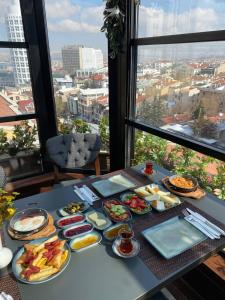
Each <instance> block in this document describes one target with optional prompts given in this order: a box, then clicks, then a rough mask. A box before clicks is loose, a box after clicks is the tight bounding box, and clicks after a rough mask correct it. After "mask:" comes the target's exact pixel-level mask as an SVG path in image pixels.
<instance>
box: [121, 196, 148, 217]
mask: <svg viewBox="0 0 225 300" xmlns="http://www.w3.org/2000/svg"><path fill="white" fill-rule="evenodd" d="M129 196H137V197H138V198H139V196H138V195H137V194H135V193H133V192H127V193H124V194H122V195H120V199H121V201H122V202H123V204H124V205H126V207H128V208H129V209H130V210H131V211H132V212H133V213H135V214H137V215H144V214H147V213H148V212H150V211H151V210H152V208H151V204H150V203H149V202H148V201H146V200H144V199H141V198H139V199H140V200H143V201H144V203H145V205H146V208H144V209H142V210H140V211H139V210H137V209H135V208H132V207H130V206H129V205H127V204H126V203H124V201H125V200H126V199H127V197H129Z"/></svg>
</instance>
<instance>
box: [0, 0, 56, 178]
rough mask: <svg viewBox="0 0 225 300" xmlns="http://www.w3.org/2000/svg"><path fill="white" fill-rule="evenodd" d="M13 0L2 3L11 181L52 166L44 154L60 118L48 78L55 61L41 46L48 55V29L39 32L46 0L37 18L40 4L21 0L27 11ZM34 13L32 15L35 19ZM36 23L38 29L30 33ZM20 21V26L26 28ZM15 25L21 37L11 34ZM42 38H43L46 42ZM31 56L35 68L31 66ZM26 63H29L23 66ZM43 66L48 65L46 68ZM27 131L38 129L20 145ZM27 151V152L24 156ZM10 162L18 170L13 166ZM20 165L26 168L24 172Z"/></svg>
mask: <svg viewBox="0 0 225 300" xmlns="http://www.w3.org/2000/svg"><path fill="white" fill-rule="evenodd" d="M8 2H9V3H8ZM8 2H7V1H5V2H4V3H5V4H4V5H2V6H1V14H2V16H3V22H1V25H0V57H1V61H0V95H1V96H0V165H1V166H3V167H5V170H6V172H8V171H9V170H10V173H9V174H8V173H7V175H8V176H9V177H10V178H11V179H18V178H21V177H25V176H30V175H33V174H36V173H40V172H43V171H45V170H46V165H45V164H43V163H42V160H41V155H40V153H42V154H43V146H44V145H45V143H46V140H47V139H48V138H49V137H50V136H53V135H55V134H56V125H55V123H56V122H55V117H54V113H53V112H54V107H53V97H52V94H51V93H52V92H51V82H49V78H48V74H49V69H48V65H49V61H48V58H46V56H45V57H42V56H43V54H42V53H40V47H42V49H46V52H45V53H47V51H48V49H47V48H46V43H47V41H46V36H45V28H44V29H42V30H40V32H39V33H37V31H38V30H39V26H37V20H38V21H39V20H40V19H41V18H43V15H44V10H43V6H42V3H38V4H37V6H39V8H38V9H37V10H38V17H36V14H35V12H34V9H35V8H36V6H35V8H34V5H33V4H34V3H33V0H31V1H27V2H26V1H21V5H22V6H23V10H22V15H21V10H20V4H19V3H20V2H19V0H18V1H16V0H15V1H13V3H14V4H13V5H12V2H11V1H8ZM30 14H31V15H32V17H31V18H29V16H30ZM22 18H23V24H24V30H25V31H26V42H25V41H24V35H23V26H22ZM32 22H34V24H33V26H32V29H33V30H32V32H30V30H29V29H30V27H31V25H32V24H31V23H32ZM15 24H18V25H19V24H20V27H19V26H15ZM42 24H44V22H42ZM14 29H16V30H17V37H15V33H12V34H11V32H12V31H14ZM18 31H19V32H18ZM30 35H31V36H30ZM39 39H41V41H42V42H41V46H40V42H39ZM31 41H32V42H33V41H35V42H34V44H33V47H29V45H30V43H31ZM28 57H29V64H30V68H28ZM34 57H35V58H34ZM21 61H23V65H21V64H20V62H21ZM25 63H26V66H27V68H25ZM42 64H43V65H44V67H41V65H42ZM49 77H50V76H49ZM47 82H49V84H47ZM45 84H46V86H45ZM51 101H52V102H51ZM50 102H51V104H52V105H51V104H50ZM46 107H47V108H46ZM50 107H51V108H50ZM48 109H50V110H51V113H47V115H48V116H47V117H46V116H45V114H46V112H47V111H48ZM37 111H38V114H37V113H36V112H37ZM43 111H44V112H43ZM50 119H51V120H50ZM48 122H49V123H48ZM16 126H17V127H16ZM46 128H48V132H46ZM27 129H28V131H29V132H32V133H33V136H32V137H28V139H27V142H29V143H28V144H27V143H25V144H18V141H19V140H20V139H22V136H24V134H25V133H26V132H27ZM13 136H15V137H16V138H13ZM28 140H29V141H28ZM24 150H26V151H25V152H26V154H27V155H24ZM21 151H22V152H23V153H21ZM31 156H32V157H31ZM33 156H35V157H33ZM6 157H7V159H6ZM9 164H11V166H14V168H13V169H12V168H11V169H10V166H9ZM16 166H23V170H21V169H20V168H19V167H18V168H17V167H16ZM29 166H30V167H29Z"/></svg>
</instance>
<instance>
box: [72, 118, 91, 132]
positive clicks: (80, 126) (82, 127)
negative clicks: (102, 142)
mask: <svg viewBox="0 0 225 300" xmlns="http://www.w3.org/2000/svg"><path fill="white" fill-rule="evenodd" d="M73 125H74V130H75V131H76V132H79V133H90V132H91V128H90V126H89V125H88V123H87V122H86V121H84V120H82V119H76V120H74V121H73Z"/></svg>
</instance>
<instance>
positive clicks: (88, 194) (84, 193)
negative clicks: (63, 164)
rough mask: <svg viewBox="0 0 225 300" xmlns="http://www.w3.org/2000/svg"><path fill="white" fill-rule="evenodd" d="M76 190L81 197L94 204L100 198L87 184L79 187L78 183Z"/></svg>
mask: <svg viewBox="0 0 225 300" xmlns="http://www.w3.org/2000/svg"><path fill="white" fill-rule="evenodd" d="M74 192H75V193H76V194H77V196H78V197H80V199H81V200H83V201H86V202H88V204H90V205H92V204H93V202H94V201H96V200H99V199H100V198H99V197H98V196H97V195H96V194H95V193H94V192H92V190H91V189H89V187H88V186H86V185H85V184H84V185H83V186H82V187H80V188H78V187H77V186H76V185H75V186H74Z"/></svg>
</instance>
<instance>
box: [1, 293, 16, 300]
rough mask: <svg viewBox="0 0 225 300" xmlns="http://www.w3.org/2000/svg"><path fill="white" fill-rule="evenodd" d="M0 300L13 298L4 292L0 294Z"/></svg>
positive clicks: (11, 299)
mask: <svg viewBox="0 0 225 300" xmlns="http://www.w3.org/2000/svg"><path fill="white" fill-rule="evenodd" d="M0 300H13V297H12V296H10V295H8V294H6V293H4V292H1V294H0Z"/></svg>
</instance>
